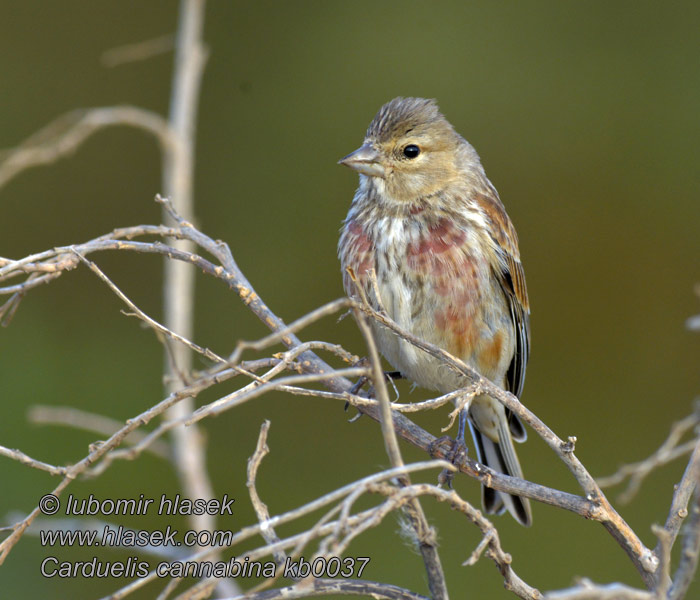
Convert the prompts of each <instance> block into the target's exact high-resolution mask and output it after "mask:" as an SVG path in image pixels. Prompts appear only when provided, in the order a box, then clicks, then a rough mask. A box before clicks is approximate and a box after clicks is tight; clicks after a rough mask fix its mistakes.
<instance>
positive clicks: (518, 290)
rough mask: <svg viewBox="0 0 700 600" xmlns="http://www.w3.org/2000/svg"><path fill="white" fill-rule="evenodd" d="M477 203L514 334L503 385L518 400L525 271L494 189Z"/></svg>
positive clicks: (526, 311)
mask: <svg viewBox="0 0 700 600" xmlns="http://www.w3.org/2000/svg"><path fill="white" fill-rule="evenodd" d="M477 202H478V203H479V206H480V207H481V209H482V210H483V212H484V214H485V216H486V218H487V220H488V221H489V222H490V223H489V224H490V225H491V227H490V234H491V237H492V238H493V240H494V242H496V247H497V251H496V252H497V257H496V261H495V263H494V264H492V268H493V272H494V276H495V277H496V279H497V280H498V282H499V283H500V284H501V287H502V288H503V291H504V292H505V294H506V298H507V299H508V304H509V305H510V314H511V318H512V320H513V327H514V329H515V332H516V336H515V354H514V355H513V360H512V361H511V363H510V366H509V368H508V372H507V374H506V384H507V386H508V390H509V391H510V392H512V393H513V394H515V395H516V396H518V397H520V394H521V393H522V391H523V383H524V382H525V368H526V366H527V361H528V358H529V357H530V302H529V300H528V297H527V286H526V285H525V272H524V271H523V265H522V263H521V262H520V251H519V250H518V236H517V234H516V232H515V227H513V223H511V220H510V219H509V218H508V215H507V214H506V211H505V209H504V208H503V205H502V204H501V201H500V200H499V198H498V195H497V194H496V191H495V190H493V193H492V194H483V195H480V196H479V197H478V198H477Z"/></svg>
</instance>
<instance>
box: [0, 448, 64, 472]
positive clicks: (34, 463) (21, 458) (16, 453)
mask: <svg viewBox="0 0 700 600" xmlns="http://www.w3.org/2000/svg"><path fill="white" fill-rule="evenodd" d="M0 456H6V457H7V458H11V459H12V460H16V461H17V462H20V463H22V464H23V465H27V466H29V467H32V468H34V469H39V470H40V471H46V472H47V473H51V475H65V474H66V473H67V471H68V469H69V468H70V467H55V466H53V465H50V464H48V463H45V462H42V461H40V460H36V459H34V458H32V457H31V456H27V455H26V454H25V453H24V452H22V451H21V450H12V449H10V448H5V446H0Z"/></svg>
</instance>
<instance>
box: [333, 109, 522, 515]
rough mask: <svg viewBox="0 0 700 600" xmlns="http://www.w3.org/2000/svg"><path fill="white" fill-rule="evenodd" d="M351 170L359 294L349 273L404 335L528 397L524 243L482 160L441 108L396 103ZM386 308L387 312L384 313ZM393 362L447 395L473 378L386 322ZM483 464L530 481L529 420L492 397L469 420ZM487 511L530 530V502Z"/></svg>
mask: <svg viewBox="0 0 700 600" xmlns="http://www.w3.org/2000/svg"><path fill="white" fill-rule="evenodd" d="M340 163H341V164H344V165H347V166H348V167H350V168H352V169H354V170H356V171H358V172H359V174H360V185H359V187H358V188H357V191H356V193H355V197H354V198H353V201H352V206H351V207H350V212H349V213H348V216H347V218H346V219H345V222H344V225H343V229H342V233H341V236H340V242H339V244H338V255H339V257H340V261H341V264H342V269H343V278H344V280H343V282H344V285H345V290H346V291H347V293H348V294H354V293H356V292H355V288H354V284H353V282H352V281H351V280H350V276H349V275H348V273H347V268H348V267H350V268H351V269H352V271H353V272H354V274H355V277H356V278H357V280H358V283H359V285H362V286H363V288H364V289H365V290H366V293H367V298H369V299H370V300H371V301H372V299H373V298H374V292H373V285H372V282H371V280H370V277H369V275H368V273H369V272H370V271H372V270H374V272H375V273H376V281H377V286H378V291H379V295H380V301H381V305H382V306H383V308H384V309H386V311H387V312H388V313H389V316H390V317H391V318H392V319H393V320H394V321H396V322H397V323H398V324H399V325H400V326H401V327H403V328H405V329H407V330H408V331H411V332H412V333H413V334H414V335H416V336H418V337H419V338H422V339H424V340H425V341H427V342H431V343H433V344H435V345H437V346H439V347H441V348H444V349H445V350H447V351H448V352H450V353H451V354H453V355H454V356H457V357H459V358H460V359H462V360H463V361H465V362H466V363H467V364H468V365H470V366H471V367H473V368H474V369H476V370H477V371H479V373H481V374H482V375H484V376H485V377H487V378H488V379H490V380H491V381H493V382H494V383H496V384H497V385H500V386H501V387H503V388H504V389H507V390H509V391H510V392H512V393H513V394H515V395H516V396H518V397H519V396H520V393H521V392H522V389H523V381H524V378H525V366H526V364H527V360H528V356H529V352H530V328H529V312H530V309H529V303H528V298H527V289H526V287H525V274H524V272H523V267H522V264H521V263H520V253H519V251H518V238H517V235H516V233H515V228H514V227H513V224H512V223H511V221H510V219H509V218H508V215H507V214H506V211H505V209H504V208H503V205H502V204H501V201H500V200H499V197H498V193H497V192H496V189H495V188H494V187H493V185H492V184H491V182H490V181H489V180H488V179H487V177H486V174H485V173H484V169H483V167H482V166H481V162H480V161H479V156H478V155H477V153H476V151H475V150H474V148H472V146H471V145H470V144H469V143H468V142H467V141H466V140H465V139H464V138H462V137H461V136H460V135H459V134H458V133H457V132H455V130H454V129H453V127H452V125H450V123H448V121H447V120H446V119H445V117H443V115H442V114H440V112H439V110H438V107H437V104H436V103H435V101H434V100H425V99H423V98H395V99H394V100H392V101H391V102H389V103H387V104H385V105H384V106H382V108H381V109H380V110H379V112H378V113H377V115H376V116H375V117H374V120H373V121H372V122H371V123H370V126H369V128H368V129H367V134H366V136H365V139H364V143H363V145H362V146H361V147H360V148H359V149H358V150H356V151H355V152H353V153H352V154H349V155H348V156H346V157H345V158H343V159H342V160H340ZM376 308H379V306H376ZM374 330H375V336H376V338H377V344H378V346H379V349H380V350H381V352H382V354H383V355H384V356H385V357H386V359H387V360H388V361H389V362H390V363H391V364H392V365H393V366H394V368H396V369H398V370H399V371H400V372H401V374H402V375H403V376H404V377H406V378H407V379H409V380H411V381H413V382H414V383H416V384H418V385H420V386H422V387H425V388H428V389H431V390H436V391H438V392H440V393H448V392H451V391H454V390H456V389H459V388H461V387H465V386H466V385H467V384H468V382H467V381H466V380H465V379H464V378H463V377H461V376H459V375H457V374H456V373H455V372H454V371H452V370H451V369H448V368H447V367H445V366H443V365H441V364H440V362H439V361H438V360H437V359H435V358H433V357H431V356H429V355H428V354H427V353H425V352H423V351H422V350H419V349H418V348H416V347H415V346H412V345H411V344H409V343H408V342H406V341H404V340H401V339H400V338H399V337H397V336H396V335H395V334H393V333H391V332H390V331H388V330H387V329H385V328H382V327H380V326H376V325H375V328H374ZM467 417H468V421H469V426H470V429H471V432H472V436H473V438H474V443H475V445H476V450H477V453H478V457H479V460H480V462H482V463H483V464H485V465H487V466H489V467H491V468H492V469H494V470H496V471H500V472H502V473H506V474H508V475H512V476H514V477H522V469H521V468H520V463H519V462H518V457H517V455H516V453H515V448H514V447H513V439H515V440H517V441H519V442H522V441H525V439H526V437H527V436H526V433H525V429H524V428H523V425H522V423H521V422H520V420H519V419H518V418H517V417H516V416H515V415H514V414H512V413H511V412H510V411H508V410H507V409H505V408H504V407H503V405H502V404H501V403H500V402H498V401H497V400H494V399H493V398H490V397H489V396H486V395H480V396H477V397H476V398H474V400H473V401H472V403H471V406H470V408H469V410H468V415H467V411H464V414H463V415H462V418H460V428H459V432H458V436H457V439H458V441H462V442H463V441H464V429H465V424H466V421H467ZM482 501H483V505H484V509H485V510H486V512H487V513H501V512H503V511H504V510H508V512H510V513H511V514H512V515H513V517H515V519H517V520H518V521H519V522H520V523H522V524H523V525H526V526H527V525H530V524H531V522H532V515H531V511H530V503H529V501H528V500H527V499H525V498H520V497H518V496H511V495H509V494H505V493H503V492H499V491H496V490H493V489H490V488H486V487H484V488H482Z"/></svg>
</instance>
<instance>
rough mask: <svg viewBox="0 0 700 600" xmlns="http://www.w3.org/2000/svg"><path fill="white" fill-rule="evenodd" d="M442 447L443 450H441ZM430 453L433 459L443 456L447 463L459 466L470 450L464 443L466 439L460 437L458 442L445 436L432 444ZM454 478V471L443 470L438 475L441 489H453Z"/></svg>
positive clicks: (429, 447)
mask: <svg viewBox="0 0 700 600" xmlns="http://www.w3.org/2000/svg"><path fill="white" fill-rule="evenodd" d="M441 446H442V447H443V448H441ZM428 451H429V452H430V455H431V456H432V457H433V458H434V457H435V456H436V455H442V456H444V458H445V460H446V461H448V462H451V463H452V464H453V465H457V464H459V463H461V462H462V461H464V459H465V458H466V456H467V452H468V449H467V445H466V444H465V443H464V438H461V439H460V438H459V437H458V438H457V439H456V440H453V439H452V438H451V437H450V436H449V435H443V436H442V437H439V438H436V439H435V440H433V441H432V442H431V444H430V446H428ZM454 476H455V474H454V471H450V470H449V469H443V470H442V471H441V472H440V474H439V475H438V485H440V487H442V486H443V485H446V486H447V487H448V488H449V489H452V480H453V479H454Z"/></svg>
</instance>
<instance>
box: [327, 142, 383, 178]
mask: <svg viewBox="0 0 700 600" xmlns="http://www.w3.org/2000/svg"><path fill="white" fill-rule="evenodd" d="M338 164H340V165H345V166H346V167H350V168H351V169H355V171H358V172H360V173H362V174H363V175H369V176H370V177H384V175H385V170H384V166H383V165H382V163H381V162H380V160H379V152H377V150H376V149H375V148H374V147H373V146H372V145H371V144H364V145H362V146H360V147H359V148H358V149H357V150H355V152H353V153H351V154H348V155H347V156H346V157H345V158H341V159H340V160H339V161H338Z"/></svg>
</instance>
